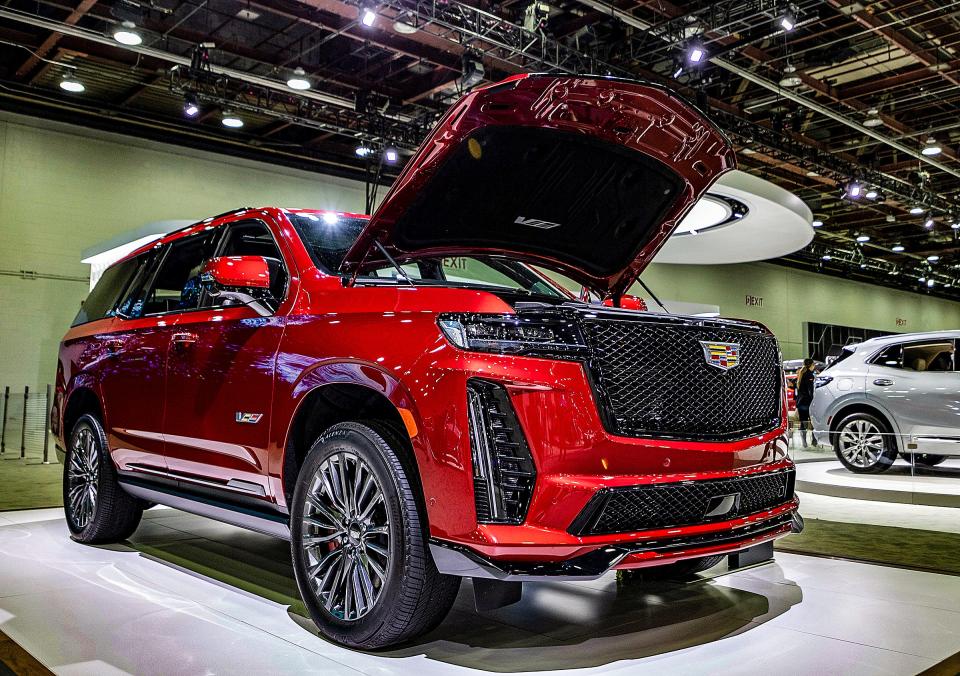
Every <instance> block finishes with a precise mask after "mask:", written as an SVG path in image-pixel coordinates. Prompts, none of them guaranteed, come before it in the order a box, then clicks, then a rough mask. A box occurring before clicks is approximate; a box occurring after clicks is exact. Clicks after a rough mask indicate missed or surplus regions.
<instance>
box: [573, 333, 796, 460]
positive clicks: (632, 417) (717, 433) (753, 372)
mask: <svg viewBox="0 0 960 676" xmlns="http://www.w3.org/2000/svg"><path fill="white" fill-rule="evenodd" d="M582 326H583V329H584V333H585V334H586V337H587V341H588V342H589V343H590V347H591V349H592V351H593V354H594V357H593V359H592V361H591V371H592V373H593V376H594V380H595V382H596V385H597V389H598V395H599V399H600V403H601V406H602V407H603V408H604V409H605V411H604V413H605V414H606V415H605V416H604V418H605V423H606V425H607V427H608V429H609V430H610V431H611V432H613V433H615V434H622V435H626V436H651V437H661V438H676V439H691V440H698V439H699V440H714V441H720V440H729V439H738V438H745V437H748V436H752V435H754V434H760V433H763V432H767V431H770V430H772V429H775V428H776V427H777V426H778V425H779V424H780V415H781V414H780V385H781V380H782V376H781V367H780V352H779V349H778V347H777V341H776V338H774V337H773V336H771V335H768V334H764V333H760V332H758V331H750V330H737V329H731V328H726V327H711V326H700V325H693V326H691V325H678V324H669V323H661V322H652V321H636V320H618V319H605V318H597V319H584V320H583V321H582ZM701 341H704V342H724V343H735V344H737V345H738V346H739V354H738V360H739V363H738V364H737V365H736V366H735V367H733V368H730V369H729V370H722V369H720V368H716V367H715V366H711V365H709V364H708V363H707V359H706V357H705V355H704V346H703V345H702V344H701Z"/></svg>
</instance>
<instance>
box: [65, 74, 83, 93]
mask: <svg viewBox="0 0 960 676" xmlns="http://www.w3.org/2000/svg"><path fill="white" fill-rule="evenodd" d="M60 89H62V90H64V91H67V92H70V93H71V94H79V93H80V92H82V91H83V90H84V89H86V87H84V86H83V83H82V82H80V80H78V79H77V77H76V75H74V74H73V72H71V71H67V72H66V73H64V74H63V78H62V79H61V80H60Z"/></svg>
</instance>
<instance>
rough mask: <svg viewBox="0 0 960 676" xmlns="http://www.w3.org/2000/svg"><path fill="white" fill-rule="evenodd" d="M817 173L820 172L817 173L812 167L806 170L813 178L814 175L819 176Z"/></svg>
mask: <svg viewBox="0 0 960 676" xmlns="http://www.w3.org/2000/svg"><path fill="white" fill-rule="evenodd" d="M819 175H820V174H818V173H817V172H816V171H814V170H813V169H811V170H809V171H808V172H807V176H810V177H811V178H813V177H814V176H819Z"/></svg>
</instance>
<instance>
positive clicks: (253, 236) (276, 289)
mask: <svg viewBox="0 0 960 676" xmlns="http://www.w3.org/2000/svg"><path fill="white" fill-rule="evenodd" d="M226 227H227V231H226V235H225V241H224V244H223V246H222V247H221V249H220V252H219V253H218V254H217V256H263V257H264V258H266V259H267V265H268V266H269V267H270V297H271V299H272V300H273V301H275V305H279V303H280V301H282V300H283V298H284V297H285V296H286V295H287V280H288V276H287V269H286V266H285V265H284V263H283V256H282V255H281V254H280V249H279V247H277V243H276V242H275V241H274V239H273V236H272V235H271V234H270V230H268V229H267V226H266V225H264V224H263V223H261V222H260V221H242V222H239V223H232V224H230V225H228V226H226ZM204 305H205V306H207V307H214V306H217V305H218V302H217V299H215V298H210V297H207V298H206V299H205V300H204ZM274 309H276V307H274Z"/></svg>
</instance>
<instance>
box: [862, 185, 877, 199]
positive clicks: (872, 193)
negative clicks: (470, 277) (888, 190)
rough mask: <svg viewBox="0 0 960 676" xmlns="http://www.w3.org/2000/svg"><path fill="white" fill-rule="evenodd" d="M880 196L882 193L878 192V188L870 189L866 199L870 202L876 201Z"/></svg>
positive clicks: (865, 195)
mask: <svg viewBox="0 0 960 676" xmlns="http://www.w3.org/2000/svg"><path fill="white" fill-rule="evenodd" d="M879 196H880V193H878V192H877V189H876V188H870V189H869V190H868V191H867V192H866V193H865V194H864V197H866V198H867V199H868V200H875V199H877V197H879Z"/></svg>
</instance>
